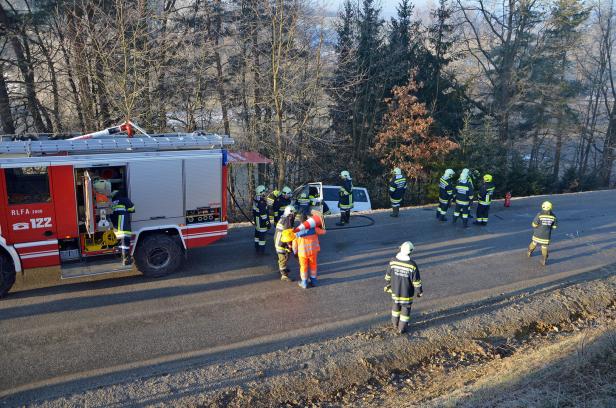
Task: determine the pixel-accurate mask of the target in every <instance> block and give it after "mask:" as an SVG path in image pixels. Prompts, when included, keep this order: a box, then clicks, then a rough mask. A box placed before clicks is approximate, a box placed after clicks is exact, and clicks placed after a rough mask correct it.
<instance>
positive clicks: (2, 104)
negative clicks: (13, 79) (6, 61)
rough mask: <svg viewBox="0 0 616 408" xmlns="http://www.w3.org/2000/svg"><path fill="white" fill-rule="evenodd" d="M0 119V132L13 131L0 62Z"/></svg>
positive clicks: (8, 132) (9, 105) (10, 132)
mask: <svg viewBox="0 0 616 408" xmlns="http://www.w3.org/2000/svg"><path fill="white" fill-rule="evenodd" d="M0 119H1V121H2V132H3V133H4V134H7V135H12V134H14V133H15V122H13V114H12V113H11V100H10V99H9V93H8V90H7V88H6V82H5V81H4V65H3V64H2V63H0Z"/></svg>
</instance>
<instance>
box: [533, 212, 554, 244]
mask: <svg viewBox="0 0 616 408" xmlns="http://www.w3.org/2000/svg"><path fill="white" fill-rule="evenodd" d="M531 225H532V226H533V241H535V242H536V243H538V244H543V245H547V244H549V243H550V239H551V238H552V230H553V229H555V228H557V227H558V222H557V221H556V216H555V215H554V213H553V212H551V211H541V212H540V213H539V214H537V215H536V216H535V219H533V222H532V224H531Z"/></svg>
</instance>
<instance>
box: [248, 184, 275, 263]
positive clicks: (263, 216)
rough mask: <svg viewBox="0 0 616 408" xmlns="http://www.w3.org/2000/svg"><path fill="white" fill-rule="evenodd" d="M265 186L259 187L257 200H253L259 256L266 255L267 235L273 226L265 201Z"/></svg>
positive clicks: (256, 249)
mask: <svg viewBox="0 0 616 408" xmlns="http://www.w3.org/2000/svg"><path fill="white" fill-rule="evenodd" d="M266 191H267V189H266V188H265V186H263V185H260V186H257V188H256V190H255V198H254V199H253V200H252V218H253V220H254V224H255V251H256V252H257V254H261V255H263V254H265V234H266V233H267V230H269V228H270V226H271V224H270V220H269V213H268V210H267V201H266V200H265V193H266Z"/></svg>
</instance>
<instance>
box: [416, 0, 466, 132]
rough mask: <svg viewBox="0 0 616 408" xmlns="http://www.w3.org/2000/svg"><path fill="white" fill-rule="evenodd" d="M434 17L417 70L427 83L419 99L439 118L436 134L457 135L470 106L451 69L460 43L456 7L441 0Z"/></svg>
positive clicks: (436, 124)
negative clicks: (466, 105)
mask: <svg viewBox="0 0 616 408" xmlns="http://www.w3.org/2000/svg"><path fill="white" fill-rule="evenodd" d="M431 14H432V19H433V22H432V24H430V25H429V26H428V27H427V31H426V39H425V47H424V48H423V49H422V50H421V56H420V64H419V65H418V68H417V79H418V80H419V81H421V82H422V83H423V88H421V89H420V90H419V95H418V96H419V98H420V100H421V101H422V102H424V103H425V104H426V106H427V108H428V109H429V111H430V114H431V115H432V116H433V117H434V119H435V121H434V124H433V126H434V132H435V133H436V134H438V135H457V134H458V133H459V131H460V129H461V128H462V126H463V117H464V112H465V110H466V107H465V103H464V99H465V98H464V88H463V87H462V86H460V85H459V84H457V83H456V80H455V78H454V76H453V74H451V73H450V72H448V70H447V67H448V65H449V64H450V63H451V62H452V61H454V60H455V59H456V58H457V55H456V54H455V53H454V51H453V47H454V44H455V43H456V41H457V38H456V37H455V35H454V33H453V30H454V27H453V24H452V21H451V19H452V15H453V8H452V7H451V5H450V4H449V3H448V1H447V0H440V2H439V7H438V8H437V9H435V10H434V11H432V13H431Z"/></svg>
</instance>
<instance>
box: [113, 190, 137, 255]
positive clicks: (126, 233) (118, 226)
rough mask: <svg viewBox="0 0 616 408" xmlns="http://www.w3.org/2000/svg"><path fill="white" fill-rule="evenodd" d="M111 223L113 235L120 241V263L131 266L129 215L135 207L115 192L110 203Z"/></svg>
mask: <svg viewBox="0 0 616 408" xmlns="http://www.w3.org/2000/svg"><path fill="white" fill-rule="evenodd" d="M111 210H112V211H113V212H112V213H111V223H112V224H113V226H114V230H113V231H114V233H115V236H116V238H117V239H118V241H120V245H119V248H120V251H121V253H122V263H123V264H124V265H131V264H132V263H133V260H132V258H131V256H130V239H131V236H132V235H133V233H132V231H131V225H130V215H131V214H132V213H134V212H135V205H134V204H133V202H132V201H131V200H130V199H129V198H128V197H126V196H124V195H121V194H120V193H118V192H117V191H116V192H115V193H114V194H113V198H112V202H111Z"/></svg>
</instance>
